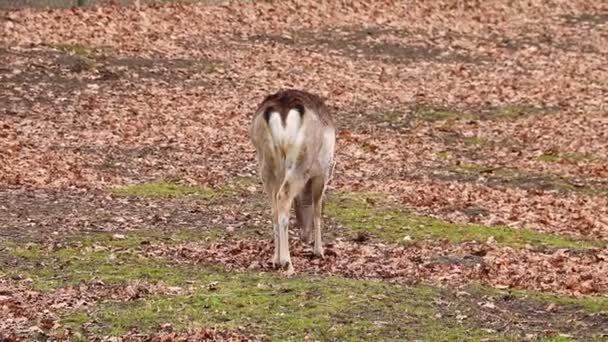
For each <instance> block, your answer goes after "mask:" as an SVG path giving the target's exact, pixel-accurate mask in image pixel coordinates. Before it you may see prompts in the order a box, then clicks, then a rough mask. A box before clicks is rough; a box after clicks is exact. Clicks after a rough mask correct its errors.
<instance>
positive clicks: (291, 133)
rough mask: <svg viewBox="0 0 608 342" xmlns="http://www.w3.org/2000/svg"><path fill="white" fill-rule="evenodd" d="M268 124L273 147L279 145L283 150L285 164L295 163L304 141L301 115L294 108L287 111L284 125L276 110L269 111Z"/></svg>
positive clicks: (287, 166) (287, 165)
mask: <svg viewBox="0 0 608 342" xmlns="http://www.w3.org/2000/svg"><path fill="white" fill-rule="evenodd" d="M268 126H269V127H270V134H271V135H272V142H273V144H274V146H275V147H279V148H280V149H281V150H283V151H284V152H285V161H284V162H285V166H286V168H290V167H289V166H292V165H295V161H296V160H297V157H298V153H299V151H300V146H301V145H302V143H303V142H304V132H303V130H302V129H301V127H302V116H301V115H300V112H298V111H297V110H295V109H292V110H290V111H289V112H288V113H287V118H286V120H285V127H283V123H282V122H281V114H279V113H278V112H272V113H270V117H269V118H268Z"/></svg>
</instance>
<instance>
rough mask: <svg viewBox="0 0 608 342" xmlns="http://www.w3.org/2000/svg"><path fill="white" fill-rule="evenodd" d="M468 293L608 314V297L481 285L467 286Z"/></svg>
mask: <svg viewBox="0 0 608 342" xmlns="http://www.w3.org/2000/svg"><path fill="white" fill-rule="evenodd" d="M467 292H469V293H470V294H472V295H473V296H476V297H477V296H484V295H485V296H488V295H489V296H492V297H503V298H505V297H511V298H516V299H519V300H528V301H534V302H537V303H544V304H543V305H546V304H557V305H560V306H562V307H570V308H573V309H578V310H583V311H585V312H587V313H591V314H596V313H608V296H584V297H571V296H565V295H559V294H555V293H548V292H540V291H532V290H520V289H508V290H503V289H496V288H491V287H486V286H482V285H479V284H471V285H469V286H467Z"/></svg>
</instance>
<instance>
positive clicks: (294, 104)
mask: <svg viewBox="0 0 608 342" xmlns="http://www.w3.org/2000/svg"><path fill="white" fill-rule="evenodd" d="M250 137H251V141H252V143H253V145H254V147H255V150H256V156H257V164H258V167H259V176H260V178H261V180H262V186H263V190H264V192H265V193H266V194H267V195H268V196H269V197H270V204H271V216H272V227H273V237H274V256H273V258H272V265H273V267H274V268H282V269H285V268H286V269H287V274H293V273H294V268H293V263H292V261H291V256H290V253H289V230H288V224H289V215H290V210H291V208H292V205H293V207H294V209H295V212H296V223H297V225H298V226H299V229H300V231H299V233H300V234H299V235H300V240H301V241H302V242H304V243H306V244H310V243H311V242H313V241H312V240H314V244H313V254H314V255H315V256H316V257H320V258H324V251H323V243H322V241H321V212H322V208H323V196H324V193H325V189H326V187H327V185H328V184H329V180H330V179H331V177H332V174H333V171H334V167H335V158H334V154H335V145H336V129H335V126H334V121H333V119H332V116H331V115H330V113H329V109H328V107H327V106H326V105H325V103H324V101H323V100H322V99H321V98H320V97H319V96H317V95H315V94H312V93H309V92H307V91H303V90H296V89H284V90H280V91H278V92H276V93H274V94H271V95H268V96H266V97H265V98H264V100H263V101H262V102H261V103H260V104H259V105H258V107H257V109H256V111H255V113H254V115H253V120H252V124H251V127H250Z"/></svg>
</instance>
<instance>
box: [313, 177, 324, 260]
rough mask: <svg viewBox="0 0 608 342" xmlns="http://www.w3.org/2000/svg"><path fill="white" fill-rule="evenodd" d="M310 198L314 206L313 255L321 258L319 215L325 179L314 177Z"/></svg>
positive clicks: (321, 244) (321, 245)
mask: <svg viewBox="0 0 608 342" xmlns="http://www.w3.org/2000/svg"><path fill="white" fill-rule="evenodd" d="M311 181H312V186H311V190H312V198H313V204H314V218H313V223H314V247H313V253H314V255H316V256H318V257H321V258H323V257H324V252H323V242H322V241H321V214H322V210H323V195H324V193H325V178H324V177H315V178H313V179H312V180H311Z"/></svg>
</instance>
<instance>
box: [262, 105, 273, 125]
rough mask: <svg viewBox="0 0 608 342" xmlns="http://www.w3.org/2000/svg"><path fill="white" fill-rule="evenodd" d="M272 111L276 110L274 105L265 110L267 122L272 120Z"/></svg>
mask: <svg viewBox="0 0 608 342" xmlns="http://www.w3.org/2000/svg"><path fill="white" fill-rule="evenodd" d="M272 112H274V108H273V107H272V106H270V107H268V108H266V110H265V111H264V120H266V122H268V121H269V120H270V114H272Z"/></svg>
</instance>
